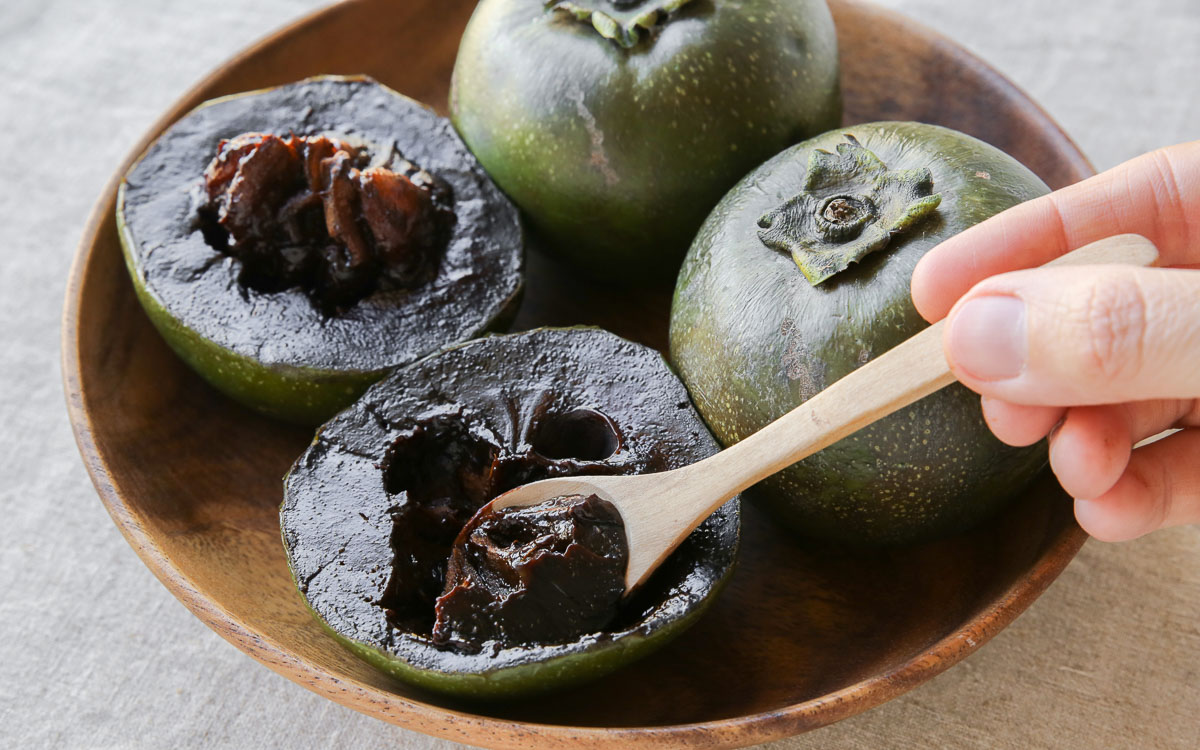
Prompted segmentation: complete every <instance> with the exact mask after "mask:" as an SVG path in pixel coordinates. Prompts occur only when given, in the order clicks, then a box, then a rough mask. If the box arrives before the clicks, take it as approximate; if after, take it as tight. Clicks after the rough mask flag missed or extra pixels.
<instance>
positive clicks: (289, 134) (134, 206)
mask: <svg viewBox="0 0 1200 750" xmlns="http://www.w3.org/2000/svg"><path fill="white" fill-rule="evenodd" d="M117 220H118V226H119V229H120V236H121V243H122V246H123V248H124V252H125V260H126V265H127V266H128V268H129V272H130V275H131V277H132V278H133V283H134V287H135V289H136V291H137V296H138V299H139V300H140V301H141V303H142V305H143V307H144V308H145V309H146V312H147V313H148V314H149V317H150V320H151V321H153V323H154V325H155V326H156V327H157V328H158V330H159V332H160V333H162V335H163V337H164V338H165V339H166V341H167V343H168V344H170V345H171V347H172V348H173V349H174V350H175V351H176V353H178V354H179V356H180V357H181V358H182V359H183V360H184V361H185V362H187V363H188V364H189V365H190V366H191V367H192V368H193V369H195V370H196V371H197V372H198V373H200V374H201V375H202V376H203V377H204V378H205V379H207V380H208V381H209V382H211V383H212V384H213V385H215V386H216V387H217V388H219V389H220V390H222V391H224V392H225V393H226V394H228V395H230V396H232V397H233V398H235V399H237V400H238V401H241V402H242V403H244V404H246V405H248V406H251V407H252V408H254V409H257V410H258V411H261V412H263V413H266V414H269V415H272V416H276V417H281V418H284V419H288V420H291V421H296V422H304V423H317V422H320V421H321V420H323V419H326V418H328V417H329V416H331V415H332V414H334V413H335V412H336V411H338V410H339V409H341V408H342V407H344V406H346V405H347V404H349V403H350V402H351V401H353V400H354V398H355V397H357V396H358V395H359V394H361V393H362V391H363V390H364V389H365V388H366V387H367V386H368V385H369V384H370V383H372V382H374V381H376V380H378V379H379V378H380V377H381V376H382V375H383V373H384V372H386V371H387V370H388V369H390V368H392V367H395V366H397V365H400V364H404V363H407V362H411V361H413V360H415V359H417V358H419V357H422V356H424V355H426V354H428V353H430V352H431V351H434V350H436V349H438V348H441V347H442V346H445V345H448V344H453V343H457V342H460V341H463V340H466V339H469V338H472V337H474V336H476V335H478V334H479V333H480V332H482V331H484V330H487V329H492V328H496V327H501V326H504V325H507V320H509V319H511V317H512V315H514V314H515V312H516V306H517V303H518V300H519V295H520V291H521V284H522V266H523V249H522V231H521V226H520V223H519V221H518V218H517V212H516V209H515V208H514V207H513V206H512V204H511V203H509V201H508V200H507V199H506V198H505V197H504V196H503V195H502V194H501V193H500V191H499V190H497V189H496V187H495V186H494V185H493V184H492V183H491V181H490V180H489V178H488V177H487V175H486V174H485V173H484V172H483V169H482V168H481V167H480V166H479V164H478V162H476V161H475V158H474V157H473V156H471V154H470V152H468V151H467V149H466V147H465V146H464V145H463V143H462V141H461V140H459V138H458V136H457V134H456V133H455V132H454V130H453V128H452V127H451V126H450V123H449V122H448V121H446V120H445V119H443V118H440V117H438V116H437V115H436V114H434V113H433V112H432V111H431V110H429V109H428V108H426V107H425V106H423V105H421V104H419V103H417V102H415V101H413V100H411V99H408V98H407V97H404V96H401V95H400V94H397V93H396V92H394V91H391V90H390V89H388V88H386V87H384V86H381V85H380V84H378V83H376V82H375V81H372V80H370V79H368V78H362V77H350V78H347V77H332V76H329V77H321V78H311V79H308V80H305V81H300V82H298V83H294V84H290V85H287V86H281V87H279V88H273V89H265V90H262V91H254V92H250V93H245V94H237V95H234V96H228V97H224V98H221V99H215V100H213V101H210V102H207V103H205V104H203V105H201V106H200V107H198V108H197V109H195V110H194V111H192V112H191V113H190V114H188V115H187V116H185V117H184V118H183V119H181V120H180V121H179V122H177V123H175V124H174V125H172V126H171V127H170V128H169V129H167V131H166V132H164V133H163V134H162V136H160V137H159V138H158V139H157V140H156V141H155V142H154V144H153V145H152V146H151V147H150V148H149V150H147V152H146V153H145V154H144V155H143V156H142V157H141V159H139V160H138V162H137V163H136V164H134V166H133V167H132V168H131V169H130V171H129V173H128V174H127V175H126V177H125V179H124V181H123V182H122V183H121V186H120V191H119V194H118V200H117Z"/></svg>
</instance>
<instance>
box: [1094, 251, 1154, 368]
mask: <svg viewBox="0 0 1200 750" xmlns="http://www.w3.org/2000/svg"><path fill="white" fill-rule="evenodd" d="M1084 299H1085V302H1084V307H1083V310H1082V311H1081V312H1082V317H1083V321H1084V325H1085V326H1086V332H1085V335H1084V336H1083V337H1082V338H1083V340H1084V341H1085V342H1086V350H1085V352H1084V356H1085V357H1086V360H1087V364H1088V365H1089V366H1090V368H1091V371H1092V373H1094V374H1095V375H1099V376H1101V377H1104V378H1107V379H1123V378H1127V377H1130V376H1132V375H1133V374H1135V373H1137V372H1138V371H1139V370H1140V369H1141V367H1142V361H1143V355H1144V346H1143V343H1144V337H1145V331H1146V308H1147V302H1146V297H1145V295H1144V293H1143V291H1142V288H1141V286H1140V285H1139V284H1138V283H1137V282H1136V280H1134V279H1133V278H1131V277H1130V276H1128V275H1124V276H1122V275H1110V276H1108V277H1107V278H1105V279H1103V280H1102V281H1101V283H1097V284H1094V285H1092V286H1091V288H1090V289H1089V291H1088V293H1087V294H1086V295H1085V296H1084Z"/></svg>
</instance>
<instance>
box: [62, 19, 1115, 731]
mask: <svg viewBox="0 0 1200 750" xmlns="http://www.w3.org/2000/svg"><path fill="white" fill-rule="evenodd" d="M474 6H475V2H474V0H409V2H396V0H352V1H351V2H345V3H341V4H338V5H335V6H333V7H331V8H329V9H327V10H324V11H321V12H319V13H316V14H314V15H312V16H310V17H308V18H306V19H304V20H302V21H300V22H298V23H296V24H294V25H292V26H290V27H288V28H286V29H284V30H283V31H281V32H279V33H278V34H275V35H274V36H272V37H270V38H269V39H267V40H265V41H264V42H261V43H260V44H257V45H255V46H254V47H252V48H251V49H249V50H247V51H246V52H244V53H242V54H240V55H238V56H237V57H236V58H234V59H233V60H231V61H230V62H229V63H227V64H226V65H224V66H222V67H221V68H220V69H219V70H217V71H216V72H215V73H214V74H213V75H211V76H210V77H209V78H208V79H206V80H204V81H203V82H202V83H200V84H199V85H198V86H196V87H195V88H193V89H192V90H191V91H190V92H188V93H187V94H186V95H185V96H184V97H183V98H182V99H181V100H180V101H179V102H178V103H177V104H176V105H175V106H174V107H173V108H172V109H171V111H170V112H168V113H167V114H166V115H165V116H164V117H163V118H162V120H160V121H159V122H158V123H157V124H156V125H155V126H154V127H153V128H152V129H151V132H150V133H148V134H147V136H146V138H145V139H144V140H143V142H142V143H141V144H139V145H138V146H137V147H136V148H135V149H134V150H133V155H134V156H136V155H137V154H139V153H140V152H141V151H142V150H143V149H144V148H145V146H146V145H147V144H148V143H149V141H150V140H151V139H152V138H154V137H155V136H157V135H158V134H159V133H160V132H161V131H162V130H163V129H164V128H165V127H166V126H167V125H168V124H169V123H170V122H172V121H173V120H175V119H177V118H178V117H180V116H181V115H183V114H184V113H186V112H187V111H188V110H190V109H191V108H192V107H193V106H195V105H196V104H198V103H200V102H201V101H203V100H205V99H208V98H211V97H214V96H218V95H221V94H227V93H231V92H236V91H244V90H248V89H255V88H260V87H263V86H272V85H276V84H281V83H285V82H288V81H293V80H296V79H299V78H303V77H305V76H309V75H314V74H319V73H367V74H369V75H372V76H374V77H376V78H378V79H379V80H380V81H382V82H384V83H386V84H388V85H389V86H392V87H394V88H395V89H397V90H399V91H401V92H403V93H406V94H408V95H410V96H413V97H415V98H418V99H421V100H424V101H426V102H429V103H431V104H433V105H434V106H437V107H441V108H443V109H444V105H445V101H446V91H447V85H448V82H449V80H450V71H451V67H452V64H453V62H454V55H455V51H456V49H457V46H458V39H459V36H460V33H461V31H462V28H463V25H464V24H465V23H466V21H467V18H468V16H469V15H470V13H471V11H472V9H473V8H474ZM832 6H833V10H834V13H835V16H836V19H837V23H838V29H839V36H840V41H841V50H842V53H841V54H842V62H843V75H844V78H843V87H844V91H845V95H846V111H847V114H846V118H847V121H848V122H862V121H867V120H878V119H912V120H923V121H926V122H932V123H938V124H941V125H946V126H949V127H952V128H957V129H959V130H963V131H966V132H968V133H971V134H974V135H976V136H978V137H980V138H982V139H984V140H986V141H989V142H991V143H993V144H995V145H996V146H999V147H1000V148H1002V149H1004V150H1006V151H1008V152H1009V153H1011V154H1012V155H1014V156H1015V157H1017V158H1018V159H1020V160H1021V161H1022V162H1024V163H1025V164H1027V165H1028V166H1029V167H1031V168H1032V169H1033V170H1034V171H1035V172H1037V173H1038V174H1039V175H1041V176H1042V177H1043V178H1044V179H1045V180H1046V181H1047V182H1048V183H1049V184H1050V185H1051V186H1053V187H1062V186H1064V185H1067V184H1069V183H1072V182H1075V181H1077V180H1079V179H1081V178H1083V177H1086V176H1088V175H1090V174H1091V173H1092V169H1091V167H1090V165H1089V164H1088V162H1087V161H1086V160H1085V159H1084V157H1083V156H1082V155H1081V154H1080V153H1079V150H1078V149H1077V148H1076V147H1075V145H1074V144H1072V143H1071V141H1070V139H1068V138H1067V137H1066V136H1065V135H1064V134H1063V133H1062V131H1061V130H1059V128H1058V127H1057V126H1056V125H1055V124H1054V123H1053V122H1052V121H1051V120H1050V118H1049V117H1048V116H1047V115H1046V114H1045V113H1044V112H1043V111H1042V110H1041V109H1039V108H1038V107H1037V105H1035V104H1034V103H1033V102H1031V101H1030V100H1029V99H1028V98H1026V97H1025V95H1024V94H1022V93H1021V92H1020V91H1018V90H1017V89H1015V88H1014V87H1013V86H1012V84H1010V83H1009V82H1008V81H1006V80H1005V79H1004V78H1003V77H1001V76H1000V75H999V74H997V73H996V72H995V71H993V70H991V69H990V68H988V67H987V66H986V65H985V64H984V63H982V62H981V61H979V60H978V59H976V58H974V57H972V56H971V55H970V54H968V53H967V52H965V51H964V50H963V49H961V48H959V47H957V46H955V45H954V44H953V43H951V42H950V41H948V40H946V39H943V38H941V37H938V36H936V35H935V34H932V33H930V32H929V31H928V30H926V29H924V28H922V27H920V26H918V25H916V24H913V23H911V22H909V21H906V20H904V19H903V18H901V17H899V16H897V15H894V14H892V13H889V12H885V11H882V10H880V9H878V8H875V7H873V6H870V5H867V4H863V3H860V2H851V1H849V0H834V2H832ZM132 158H133V157H132V156H131V159H132ZM127 167H128V164H126V165H125V166H122V167H121V169H120V170H119V171H118V173H117V174H116V175H115V176H114V177H113V179H112V181H111V182H110V183H109V185H108V187H107V188H106V190H105V192H104V194H103V195H102V196H101V197H100V200H99V202H98V203H97V206H96V209H95V212H94V214H93V215H92V218H91V222H90V224H89V226H88V229H87V232H86V234H85V236H84V239H83V242H82V244H81V246H80V249H79V254H78V256H77V257H76V260H75V265H74V267H73V269H72V271H71V279H70V284H69V287H68V290H67V300H66V311H65V321H64V322H65V325H64V332H63V336H64V344H63V358H64V367H63V371H64V377H65V379H66V391H67V400H68V408H69V411H70V416H71V421H72V423H73V425H74V429H75V435H76V438H77V440H78V442H79V448H80V451H81V452H82V454H83V458H84V461H85V462H86V464H87V467H88V470H89V471H90V472H91V475H92V479H93V481H94V482H95V484H96V488H97V489H98V491H99V493H100V497H101V499H102V500H103V501H104V503H105V505H106V506H107V507H108V510H109V512H110V513H111V514H112V517H113V520H114V521H115V522H116V523H117V525H118V526H119V527H120V529H121V531H122V533H124V534H125V536H126V538H127V539H128V540H129V543H130V544H131V545H132V546H133V548H134V549H135V550H136V551H137V552H138V554H139V555H140V556H141V557H142V559H143V561H145V563H146V565H148V566H149V567H150V569H151V570H153V571H154V573H155V574H156V575H157V576H158V577H159V579H160V580H161V581H162V582H163V583H164V584H165V585H166V586H167V587H168V588H169V589H170V590H171V591H172V592H173V593H174V594H175V595H176V596H177V597H179V599H180V600H181V601H183V603H184V604H186V605H187V606H188V607H189V608H190V609H191V610H192V611H193V612H194V613H195V614H196V616H198V617H199V618H200V619H202V620H203V621H204V622H206V623H207V624H208V625H209V626H210V627H212V628H213V629H214V630H216V631H217V632H218V633H220V634H221V635H222V636H224V637H225V638H227V639H228V640H229V641H231V642H232V643H234V644H235V645H236V646H238V647H239V648H241V649H242V650H243V651H245V652H246V653H248V654H250V655H251V656H253V657H254V658H255V659H258V660H259V661H261V662H263V663H264V664H266V665H267V666H269V667H270V668H272V669H274V670H276V671H277V672H279V673H281V674H283V675H285V676H287V677H288V678H290V679H292V680H294V681H296V682H298V683H300V684H302V685H304V686H306V687H308V688H309V689H311V690H314V691H316V692H318V693H320V694H322V695H325V696H327V697H329V698H331V699H333V700H335V701H338V702H339V703H343V704H345V705H347V706H350V707H352V708H355V709H357V710H359V711H362V712H364V713H368V714H371V715H372V716H377V717H379V718H381V719H384V720H385V721H390V722H393V723H396V724H399V725H401V726H404V727H407V728H410V729H415V730H417V731H421V732H425V733H427V734H432V735H437V736H440V737H445V738H448V739H452V740H458V741H462V742H468V743H472V744H479V745H490V746H499V747H522V746H526V745H528V744H529V743H530V742H533V741H537V742H540V743H544V744H549V745H564V744H567V743H569V742H570V743H575V742H580V741H582V742H583V743H584V744H589V745H593V746H607V747H614V748H615V747H628V746H630V745H634V744H643V745H650V746H666V745H681V744H687V743H697V744H704V745H705V746H729V745H745V744H751V743H755V742H762V741H766V740H770V739H773V738H778V737H782V736H785V735H789V734H794V733H797V732H802V731H805V730H808V729H812V728H814V727H819V726H822V725H824V724H828V723H830V722H833V721H837V720H839V719H843V718H845V717H847V716H850V715H852V714H855V713H857V712H859V711H862V710H863V709H866V708H869V707H871V706H874V705H876V704H879V703H881V702H883V701H885V700H887V699H889V698H892V697H894V696H896V695H898V694H900V693H902V692H904V691H905V690H908V689H909V688H911V687H913V686H915V685H917V684H919V683H921V682H923V681H925V680H927V679H929V678H930V677H932V676H934V675H935V674H937V673H939V672H941V671H942V670H944V669H946V668H947V667H949V666H950V665H952V664H954V663H955V662H957V661H958V660H960V659H962V658H963V657H964V656H966V655H967V654H969V653H971V652H972V651H974V650H975V649H976V648H978V647H979V646H980V645H981V644H983V643H984V642H985V641H987V640H988V639H989V638H990V637H992V636H993V635H995V634H996V633H997V632H998V631H999V630H1000V629H1001V628H1003V627H1004V626H1005V625H1007V624H1008V623H1009V622H1011V621H1012V620H1013V618H1014V617H1016V616H1017V615H1018V614H1019V613H1020V612H1021V611H1023V610H1024V609H1025V608H1026V607H1027V606H1028V605H1029V604H1030V602H1032V601H1033V600H1034V599H1035V598H1036V597H1037V596H1038V595H1039V594H1040V593H1041V592H1042V591H1043V590H1044V589H1045V588H1046V586H1048V585H1049V584H1050V582H1051V581H1052V580H1053V579H1054V578H1055V576H1057V575H1058V574H1059V573H1060V572H1061V571H1062V569H1063V568H1064V566H1066V564H1067V563H1068V562H1069V561H1070V560H1071V558H1072V556H1074V554H1075V552H1076V551H1077V550H1078V549H1079V547H1080V545H1081V544H1082V543H1083V540H1084V535H1083V533H1082V532H1081V531H1080V530H1079V528H1078V527H1077V526H1076V525H1075V523H1074V520H1073V518H1072V514H1071V505H1070V503H1069V501H1068V499H1067V498H1066V497H1064V496H1063V495H1062V494H1061V492H1060V491H1059V490H1057V489H1056V486H1055V484H1054V483H1053V481H1052V480H1050V479H1049V478H1047V479H1045V480H1043V481H1042V482H1041V483H1040V484H1038V485H1037V486H1036V487H1034V488H1033V489H1032V490H1030V491H1029V492H1028V493H1027V494H1026V495H1025V496H1024V497H1023V498H1022V499H1021V500H1020V501H1019V502H1017V503H1016V504H1015V505H1014V507H1012V508H1011V509H1010V510H1009V511H1008V512H1006V513H1005V514H1004V515H1003V516H1001V517H1000V518H998V519H996V521H995V522H994V523H990V524H988V525H987V526H986V527H985V528H982V529H979V530H977V531H975V532H973V533H970V534H967V535H964V536H960V537H957V538H953V539H950V540H947V541H944V542H940V543H936V544H930V545H924V546H920V547H915V548H909V549H902V550H892V551H888V552H881V553H877V554H870V555H850V554H841V553H837V552H831V551H825V552H821V551H816V550H812V549H807V548H805V547H802V546H798V545H796V544H794V543H791V542H789V541H788V540H787V539H786V538H784V537H783V536H782V535H779V534H777V533H776V532H775V531H774V530H773V529H772V528H771V527H770V526H769V525H768V524H767V523H766V522H765V521H764V519H763V518H762V517H760V516H759V515H758V514H757V513H755V512H754V511H753V509H748V511H747V513H746V519H745V536H744V545H743V554H742V560H741V564H740V567H739V570H738V572H737V574H736V576H735V578H734V580H733V581H732V583H731V584H730V586H729V588H728V589H727V590H726V592H725V593H724V594H723V596H722V597H721V599H720V600H719V602H718V603H717V604H716V605H715V607H714V608H713V610H712V611H710V612H709V614H708V615H706V616H705V618H703V620H702V621H701V622H700V624H699V625H697V626H696V627H695V628H693V629H692V630H691V631H689V632H687V633H686V634H685V635H683V636H682V637H681V638H679V639H678V640H676V641H675V642H674V643H672V644H670V645H669V646H668V647H666V648H665V649H664V650H662V651H660V652H658V653H657V654H655V655H654V656H652V657H651V658H648V659H646V660H645V661H642V662H640V663H638V664H636V665H634V666H632V667H630V668H628V669H625V670H623V671H620V672H618V673H616V674H614V675H612V676H610V677H608V678H606V679H604V680H602V681H600V682H597V683H594V684H592V685H590V686H586V687H583V688H579V689H576V690H572V691H567V692H562V693H560V694H555V695H551V696H548V697H543V698H539V699H536V700H530V701H525V702H513V703H506V704H495V705H475V704H463V703H458V702H454V701H450V700H447V699H445V698H442V697H439V696H436V695H432V694H428V693H424V692H421V691H419V690H417V689H414V688H411V687H408V686H406V685H404V684H401V683H398V682H395V681H393V680H391V679H389V678H387V677H385V676H384V675H383V674H381V673H379V672H376V671H375V670H374V669H372V668H370V667H369V666H367V664H365V663H364V662H361V661H359V660H358V659H356V658H355V657H353V656H351V655H350V654H349V653H348V652H346V651H344V650H343V649H342V648H341V647H340V646H338V645H337V643H335V642H334V640H333V639H332V638H330V637H329V636H328V635H326V634H325V632H324V631H323V630H322V629H321V628H320V627H319V626H318V624H317V623H316V621H314V620H313V618H312V617H311V616H310V615H309V613H308V611H307V610H306V609H305V607H304V604H303V602H302V601H301V599H300V597H299V595H298V594H297V593H296V591H295V589H294V588H293V586H292V581H291V578H290V577H289V575H288V570H287V566H286V564H285V562H284V554H283V549H282V546H281V544H280V538H279V524H278V516H277V507H278V504H279V501H280V496H281V484H280V477H281V476H282V475H283V473H284V472H285V471H286V470H287V468H288V466H289V464H290V463H291V462H292V460H293V459H294V458H295V457H296V456H297V455H299V454H300V452H301V451H302V450H303V449H304V447H305V445H306V444H307V443H308V441H309V438H310V435H311V433H310V432H309V431H305V430H301V429H296V428H291V427H287V426H283V425H280V424H276V423H273V422H270V421H268V420H266V419H263V418H260V417H257V416H254V415H253V414H251V413H249V412H247V411H245V410H243V409H242V408H240V407H238V406H237V405H235V404H233V403H232V402H230V401H228V400H226V399H224V398H223V397H221V396H220V395H218V394H217V393H216V392H214V391H213V390H211V389H210V388H209V387H208V386H207V385H205V384H204V383H203V382H202V381H201V380H199V379H198V378H197V377H196V376H194V375H193V374H192V373H191V372H190V371H189V370H188V369H187V368H186V367H184V366H183V365H182V364H181V363H180V362H179V360H177V359H176V358H175V356H174V355H173V354H172V353H171V352H170V351H169V350H168V349H167V347H166V346H165V345H164V344H163V342H162V340H161V339H160V338H159V337H158V335H157V333H155V331H154V329H153V328H151V326H150V324H149V322H148V320H147V319H146V316H145V315H144V314H143V313H142V310H141V308H140V307H139V306H138V303H137V301H136V300H135V299H134V295H133V290H132V288H131V286H130V282H129V279H128V278H127V276H126V272H125V267H124V265H123V263H122V259H121V251H120V247H119V245H118V240H117V233H116V229H115V226H114V224H115V222H114V218H113V212H114V195H115V191H116V185H117V181H118V180H119V178H120V176H121V175H122V174H124V172H125V171H126V169H127ZM668 305H669V290H659V291H657V292H654V291H649V292H639V293H637V294H632V293H627V292H623V291H619V290H613V289H606V288H603V287H596V286H589V285H587V284H585V283H582V282H580V281H577V280H576V278H575V276H574V275H572V274H570V273H568V272H566V271H565V270H563V269H560V268H558V267H556V266H555V265H553V264H552V263H550V262H548V261H545V260H543V259H542V258H540V257H539V256H536V255H534V256H532V257H531V258H530V272H529V279H528V296H527V302H526V304H525V306H524V308H523V310H522V312H521V315H520V318H519V319H518V323H517V327H518V328H524V327H529V326H533V325H538V324H573V323H595V324H599V325H602V326H604V327H606V328H609V329H611V330H614V331H616V332H618V333H620V334H622V335H624V336H627V337H630V338H633V339H637V340H640V341H643V342H646V343H649V344H651V345H654V346H657V347H660V348H665V344H666V331H667V310H668ZM585 318H586V319H585Z"/></svg>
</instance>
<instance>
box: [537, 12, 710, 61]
mask: <svg viewBox="0 0 1200 750" xmlns="http://www.w3.org/2000/svg"><path fill="white" fill-rule="evenodd" d="M691 1H692V0H546V10H547V11H549V12H553V13H559V14H566V15H569V16H571V17H573V18H576V19H578V20H579V21H582V22H584V23H590V24H591V25H592V28H594V29H595V30H596V31H597V32H598V33H599V34H600V36H602V37H604V38H605V39H608V40H611V41H613V42H615V43H616V44H618V45H620V46H621V47H624V48H625V49H631V48H633V47H635V46H636V45H637V43H638V41H639V40H640V39H641V38H642V32H643V31H645V32H649V31H651V30H652V29H654V28H655V27H656V26H659V25H661V24H663V23H665V22H666V20H667V18H668V17H669V16H670V15H671V14H672V13H674V12H675V11H677V10H679V9H680V8H682V7H683V6H685V5H687V4H688V3H690V2H691Z"/></svg>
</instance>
